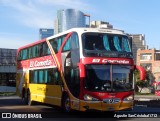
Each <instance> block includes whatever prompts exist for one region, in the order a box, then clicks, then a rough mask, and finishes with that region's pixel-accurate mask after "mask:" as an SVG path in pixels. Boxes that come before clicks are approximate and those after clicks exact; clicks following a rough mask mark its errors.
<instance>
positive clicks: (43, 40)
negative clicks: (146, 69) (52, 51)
mask: <svg viewBox="0 0 160 121" xmlns="http://www.w3.org/2000/svg"><path fill="white" fill-rule="evenodd" d="M74 31H75V32H80V33H85V32H98V33H112V34H121V35H124V34H125V33H124V31H122V30H118V29H108V28H105V29H101V28H72V29H69V30H67V31H64V32H61V33H59V34H56V35H53V36H50V37H47V38H45V39H42V40H38V41H36V42H33V43H31V44H28V45H25V46H22V47H20V48H18V50H21V49H25V48H27V47H31V46H34V45H36V44H39V43H42V42H45V40H46V39H47V40H50V39H53V38H56V37H59V36H62V35H65V34H67V33H70V32H74Z"/></svg>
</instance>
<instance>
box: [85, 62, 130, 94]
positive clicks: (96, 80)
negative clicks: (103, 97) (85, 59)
mask: <svg viewBox="0 0 160 121" xmlns="http://www.w3.org/2000/svg"><path fill="white" fill-rule="evenodd" d="M132 77H133V71H132V70H131V67H130V66H126V65H124V66H121V65H86V78H85V83H84V87H85V89H87V90H91V91H107V92H111V91H117V92H123V91H129V90H132V79H133V78H132Z"/></svg>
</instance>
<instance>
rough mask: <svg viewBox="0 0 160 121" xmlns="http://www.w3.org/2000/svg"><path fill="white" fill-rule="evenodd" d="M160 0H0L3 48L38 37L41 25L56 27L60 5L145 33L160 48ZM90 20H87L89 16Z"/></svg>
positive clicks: (130, 32)
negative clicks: (55, 21) (55, 19)
mask: <svg viewBox="0 0 160 121" xmlns="http://www.w3.org/2000/svg"><path fill="white" fill-rule="evenodd" d="M159 5H160V0H154V1H153V0H152V1H151V0H0V48H11V49H17V48H19V47H21V46H24V45H26V44H29V43H32V42H35V41H37V40H39V29H40V28H51V29H52V28H53V27H54V18H55V17H56V12H57V10H59V9H68V8H73V9H77V10H80V11H82V12H83V13H86V14H90V19H91V21H95V20H100V21H107V22H109V23H110V24H112V25H113V27H114V28H115V29H120V30H124V31H125V32H126V33H129V34H144V35H145V40H146V44H147V45H148V46H149V48H156V49H160V7H159ZM86 22H87V20H86Z"/></svg>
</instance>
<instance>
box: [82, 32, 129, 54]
mask: <svg viewBox="0 0 160 121" xmlns="http://www.w3.org/2000/svg"><path fill="white" fill-rule="evenodd" d="M82 43H83V54H84V56H107V57H120V55H122V54H123V56H126V57H128V56H131V48H130V44H129V40H128V37H127V36H125V35H116V34H103V33H84V34H83V35H82ZM125 54H126V55H125Z"/></svg>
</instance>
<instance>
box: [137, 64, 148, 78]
mask: <svg viewBox="0 0 160 121" xmlns="http://www.w3.org/2000/svg"><path fill="white" fill-rule="evenodd" d="M135 68H136V69H137V70H138V71H139V72H140V80H145V78H146V71H145V69H144V68H143V67H142V66H137V65H136V66H135Z"/></svg>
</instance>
